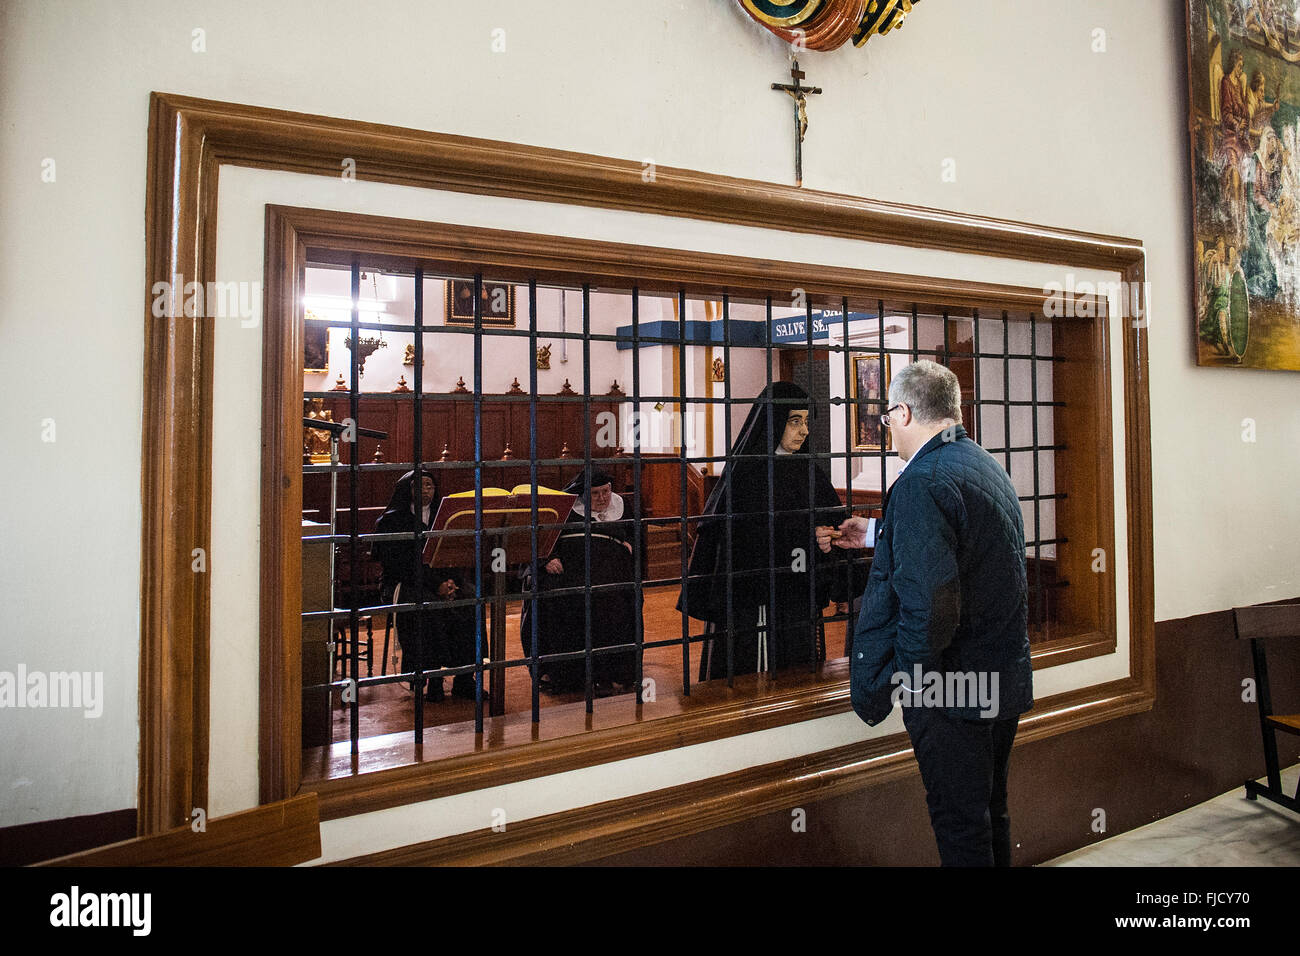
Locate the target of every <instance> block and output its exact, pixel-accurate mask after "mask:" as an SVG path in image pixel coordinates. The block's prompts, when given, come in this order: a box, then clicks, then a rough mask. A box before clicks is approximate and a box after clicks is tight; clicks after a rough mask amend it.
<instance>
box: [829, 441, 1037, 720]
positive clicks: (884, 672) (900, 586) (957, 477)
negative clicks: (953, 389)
mask: <svg viewBox="0 0 1300 956" xmlns="http://www.w3.org/2000/svg"><path fill="white" fill-rule="evenodd" d="M948 438H949V440H945V436H944V434H943V433H940V434H939V435H936V436H934V437H933V438H932V439H930V440H929V441H928V442H926V443H925V444H924V445H923V446H921V448H920V449H919V450H918V451H917V452H916V454H915V455H913V456H912V460H911V461H910V462H908V463H907V467H906V468H904V470H903V473H902V474H901V475H899V477H898V479H897V480H896V481H895V482H894V485H893V487H892V488H891V489H890V491H889V494H888V496H887V497H886V499H885V513H884V518H883V520H881V521H880V522H878V527H877V531H876V541H875V554H874V556H873V558H872V562H871V574H870V576H869V578H868V580H867V588H866V592H865V593H864V595H863V600H862V612H861V614H860V615H859V617H858V623H857V627H856V629H855V630H854V634H853V646H852V648H851V649H850V654H849V663H850V673H851V680H850V689H851V697H852V701H853V709H854V710H855V711H856V712H857V714H858V716H859V717H861V718H862V719H863V720H865V721H866V722H867V723H868V724H877V723H879V722H880V721H882V720H884V719H885V718H886V717H887V716H889V712H890V711H891V710H892V709H893V703H894V701H895V700H897V701H900V702H904V703H906V702H907V701H909V700H918V698H913V697H908V696H907V691H908V690H910V689H911V688H912V685H913V684H914V683H915V677H916V676H917V674H918V673H920V674H937V675H940V677H942V678H943V679H944V681H945V683H946V685H947V686H949V687H954V686H963V687H965V688H969V687H971V686H972V685H971V684H969V683H966V684H962V682H961V681H956V682H954V681H953V680H952V679H951V678H952V677H955V676H957V675H964V676H966V677H968V678H970V679H978V680H982V681H984V684H983V685H982V686H983V687H985V688H987V689H988V693H987V694H986V695H985V700H986V702H993V703H994V704H995V705H990V706H988V707H981V706H980V705H979V703H977V702H976V701H975V700H974V699H973V698H974V696H975V695H973V694H964V695H956V694H952V693H949V694H948V695H947V696H945V697H943V698H941V703H937V704H934V705H936V706H942V709H943V710H944V711H945V712H946V713H947V714H948V715H949V716H951V717H960V718H965V719H974V720H981V719H983V720H1000V719H1006V718H1009V717H1013V716H1015V715H1017V714H1021V713H1023V712H1024V711H1026V710H1028V709H1029V708H1030V707H1031V706H1032V705H1033V702H1034V698H1033V683H1032V670H1031V667H1030V661H1029V634H1028V630H1027V627H1026V622H1027V618H1028V585H1027V582H1026V579H1025V529H1024V521H1023V519H1022V518H1021V513H1020V502H1019V500H1018V499H1017V497H1016V490H1015V488H1014V487H1013V486H1012V484H1011V479H1010V478H1009V477H1008V476H1007V473H1006V472H1005V471H1004V470H1003V469H1002V466H1001V465H999V464H998V463H997V461H996V460H994V458H993V456H992V455H990V454H989V453H988V452H986V451H985V450H984V449H983V448H980V447H979V445H977V444H975V442H973V441H971V440H970V438H969V437H968V436H967V434H966V430H965V429H964V428H962V427H961V426H960V425H959V426H957V427H956V428H955V429H953V430H952V431H951V432H949V433H948ZM917 665H920V671H919V672H918V671H917ZM900 672H901V676H900V677H896V676H895V675H896V674H900ZM950 675H951V676H950ZM939 680H940V678H938V677H936V678H933V679H932V680H931V686H938V684H939ZM995 681H996V683H994V682H995ZM900 684H901V686H900ZM994 687H996V693H992V691H993V688H994ZM904 688H906V689H904ZM916 689H917V690H919V689H920V688H919V687H918V688H916ZM930 700H931V701H933V700H934V699H933V698H931V699H930ZM963 700H964V701H965V704H966V705H965V706H957V704H960V703H961V702H962V701H963Z"/></svg>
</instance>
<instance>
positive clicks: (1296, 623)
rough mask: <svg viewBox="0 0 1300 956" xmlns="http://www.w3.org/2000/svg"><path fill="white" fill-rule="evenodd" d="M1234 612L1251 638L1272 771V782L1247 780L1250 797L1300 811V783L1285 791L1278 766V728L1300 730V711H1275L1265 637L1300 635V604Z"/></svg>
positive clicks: (1242, 636)
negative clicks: (1265, 649)
mask: <svg viewBox="0 0 1300 956" xmlns="http://www.w3.org/2000/svg"><path fill="white" fill-rule="evenodd" d="M1232 616H1233V620H1234V624H1235V626H1236V630H1237V637H1238V639H1241V640H1249V641H1250V654H1251V657H1252V658H1254V661H1255V701H1256V703H1257V704H1258V706H1259V726H1260V732H1261V733H1262V734H1263V737H1264V766H1265V767H1266V769H1267V772H1268V786H1266V787H1265V786H1261V785H1260V784H1258V783H1256V782H1255V781H1254V780H1247V781H1246V797H1247V798H1248V799H1250V800H1254V799H1256V798H1258V797H1264V798H1265V799H1268V800H1272V801H1273V802H1274V803H1277V804H1280V805H1281V806H1284V807H1286V808H1287V809H1288V810H1294V811H1295V812H1297V813H1300V786H1298V787H1297V788H1296V794H1295V796H1289V795H1287V794H1286V793H1284V792H1283V791H1282V773H1281V769H1280V767H1279V766H1278V756H1277V732H1278V731H1279V730H1280V731H1282V732H1284V733H1288V734H1300V714H1275V713H1273V699H1272V695H1271V694H1270V692H1269V686H1268V658H1267V657H1266V656H1265V654H1264V645H1263V641H1265V640H1267V639H1272V638H1282V637H1290V638H1296V637H1300V604H1264V605H1254V606H1252V607H1238V608H1233V611H1232Z"/></svg>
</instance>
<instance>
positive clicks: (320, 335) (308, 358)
mask: <svg viewBox="0 0 1300 956" xmlns="http://www.w3.org/2000/svg"><path fill="white" fill-rule="evenodd" d="M306 317H307V318H308V319H318V318H320V316H318V315H317V314H316V313H315V312H313V311H312V310H311V309H308V310H307V314H306ZM302 370H303V371H304V372H307V373H315V374H319V373H322V372H328V371H329V370H330V330H329V326H328V325H317V324H316V323H315V322H304V323H303V330H302Z"/></svg>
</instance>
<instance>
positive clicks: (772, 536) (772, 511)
mask: <svg viewBox="0 0 1300 956" xmlns="http://www.w3.org/2000/svg"><path fill="white" fill-rule="evenodd" d="M765 336H766V339H765V341H766V344H767V391H766V392H764V394H765V395H767V397H768V399H767V408H766V410H765V414H766V415H767V436H768V439H769V442H770V441H773V440H775V439H776V411H775V409H774V408H773V406H774V405H775V404H776V401H775V396H773V395H772V297H771V296H770V295H769V296H768V297H767V323H766V328H765ZM763 451H764V454H765V455H766V456H767V458H766V460H765V461H764V465H765V467H766V468H767V619H766V623H765V624H764V625H763V627H762V631H763V640H764V641H765V642H766V644H767V648H768V652H769V654H770V652H771V649H772V640H771V638H772V631H773V626H774V624H775V623H776V446H775V445H772V446H771V447H769V448H765V449H763ZM756 623H757V622H756ZM758 640H759V637H758V632H757V631H755V632H754V660H755V661H757V660H758ZM754 669H755V671H757V670H758V666H757V663H756V664H755V667H754ZM732 683H733V677H732V665H731V661H730V660H728V662H727V686H728V687H730V686H732Z"/></svg>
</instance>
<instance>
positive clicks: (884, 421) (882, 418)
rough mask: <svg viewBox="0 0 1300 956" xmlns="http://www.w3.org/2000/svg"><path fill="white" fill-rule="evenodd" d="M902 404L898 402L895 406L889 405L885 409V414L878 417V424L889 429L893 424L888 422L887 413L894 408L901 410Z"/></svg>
mask: <svg viewBox="0 0 1300 956" xmlns="http://www.w3.org/2000/svg"><path fill="white" fill-rule="evenodd" d="M904 404H905V403H903V402H899V403H898V404H897V405H890V406H889V407H888V408H886V409H885V414H883V415H881V416H880V424H882V425H884V426H885V427H886V428H889V427H891V426H892V424H893V423H892V422H891V421H890V420H889V413H890V412H892V411H893V410H894V409H896V408H902V407H903V405H904Z"/></svg>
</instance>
